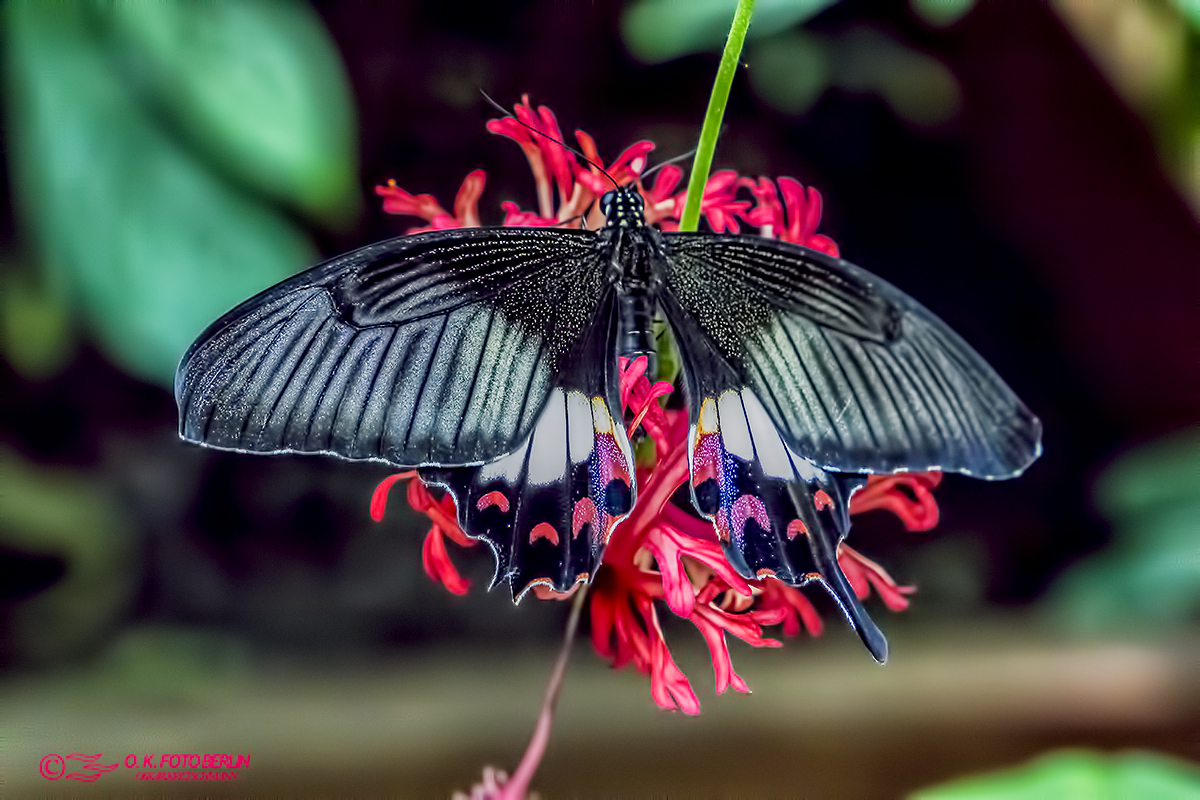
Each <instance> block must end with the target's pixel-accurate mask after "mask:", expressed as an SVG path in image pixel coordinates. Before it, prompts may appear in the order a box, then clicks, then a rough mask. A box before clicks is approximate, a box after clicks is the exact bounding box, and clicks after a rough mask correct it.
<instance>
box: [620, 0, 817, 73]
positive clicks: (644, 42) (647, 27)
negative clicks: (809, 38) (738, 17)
mask: <svg viewBox="0 0 1200 800" xmlns="http://www.w3.org/2000/svg"><path fill="white" fill-rule="evenodd" d="M833 2H834V0H758V2H757V3H755V6H754V22H753V23H752V24H751V25H750V31H749V33H748V34H747V38H749V39H755V38H761V37H764V36H770V35H772V34H775V33H778V32H780V31H782V30H785V29H787V28H790V27H792V26H793V25H795V24H796V23H799V22H803V21H804V20H806V19H808V18H809V17H812V16H813V15H814V14H817V13H818V12H820V11H822V10H824V9H825V8H827V7H828V6H831V5H833ZM735 8H737V0H692V1H691V2H688V3H680V2H676V0H637V2H634V3H630V4H629V5H628V6H627V7H626V8H625V11H624V13H623V14H622V16H621V36H622V38H624V40H625V46H626V47H627V48H629V52H630V53H631V54H632V55H633V57H634V58H637V59H638V60H640V61H644V62H646V63H649V64H657V63H660V62H663V61H670V60H671V59H674V58H679V57H680V56H685V55H688V54H690V53H702V52H707V51H717V52H720V50H721V47H722V46H724V44H725V37H726V36H727V35H728V34H729V20H730V19H732V18H733V11H734V9H735Z"/></svg>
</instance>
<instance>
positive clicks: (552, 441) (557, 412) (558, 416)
mask: <svg viewBox="0 0 1200 800" xmlns="http://www.w3.org/2000/svg"><path fill="white" fill-rule="evenodd" d="M529 448H530V449H529V474H528V480H529V482H530V483H533V484H540V485H544V484H547V483H553V482H554V481H557V480H561V479H562V477H563V474H564V472H565V470H566V468H567V403H566V398H565V397H564V396H563V391H562V389H554V390H553V391H551V392H550V397H549V398H548V399H547V401H546V408H545V410H544V411H542V416H541V417H539V418H538V421H537V424H536V425H534V426H533V438H532V439H531V440H530V443H529Z"/></svg>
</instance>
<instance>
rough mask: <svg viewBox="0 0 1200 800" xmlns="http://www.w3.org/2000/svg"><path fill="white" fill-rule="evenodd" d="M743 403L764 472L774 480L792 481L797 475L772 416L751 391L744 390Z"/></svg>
mask: <svg viewBox="0 0 1200 800" xmlns="http://www.w3.org/2000/svg"><path fill="white" fill-rule="evenodd" d="M742 403H743V405H744V406H745V408H746V421H747V422H749V423H750V436H751V438H752V439H753V440H754V448H755V450H756V451H757V454H758V463H759V464H760V465H761V466H762V470H763V472H765V473H766V474H767V475H769V476H770V477H772V478H783V479H784V480H789V481H790V480H792V479H793V478H795V476H796V473H795V471H794V470H793V469H792V460H791V459H790V458H788V452H787V447H786V446H785V445H784V443H783V439H781V438H779V431H778V430H776V429H775V423H773V422H771V417H770V415H768V414H767V410H766V409H765V408H763V406H762V403H760V402H759V400H758V397H757V396H756V395H755V394H754V392H752V391H750V390H749V389H743V390H742Z"/></svg>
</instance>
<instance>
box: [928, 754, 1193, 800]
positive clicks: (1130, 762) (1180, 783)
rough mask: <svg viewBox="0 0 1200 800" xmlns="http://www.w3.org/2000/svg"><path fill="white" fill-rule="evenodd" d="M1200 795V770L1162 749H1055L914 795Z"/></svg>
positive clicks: (960, 799)
mask: <svg viewBox="0 0 1200 800" xmlns="http://www.w3.org/2000/svg"><path fill="white" fill-rule="evenodd" d="M1198 794H1200V769H1198V768H1197V767H1196V766H1194V765H1192V764H1187V763H1184V762H1182V761H1177V760H1175V759H1172V758H1167V757H1166V756H1161V755H1158V754H1156V753H1139V752H1132V753H1124V754H1121V755H1115V756H1109V755H1100V754H1097V753H1091V752H1087V751H1079V750H1066V751H1062V752H1058V753H1051V754H1049V755H1046V756H1042V757H1041V758H1039V759H1037V760H1035V761H1033V762H1032V763H1030V764H1027V765H1025V766H1023V767H1017V768H1016V769H1011V770H1004V771H1001V772H994V773H991V774H988V775H980V776H976V777H971V778H964V779H962V780H958V781H954V782H953V783H949V784H945V785H943V786H938V787H934V788H932V789H923V790H921V791H918V792H914V793H913V794H912V795H910V798H911V800H1128V799H1129V798H1138V800H1185V798H1194V797H1196V796H1197V795H1198Z"/></svg>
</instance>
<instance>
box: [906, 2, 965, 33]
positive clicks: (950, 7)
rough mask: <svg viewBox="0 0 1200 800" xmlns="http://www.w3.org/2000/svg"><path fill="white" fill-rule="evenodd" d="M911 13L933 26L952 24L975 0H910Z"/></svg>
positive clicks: (939, 26) (942, 26) (960, 17)
mask: <svg viewBox="0 0 1200 800" xmlns="http://www.w3.org/2000/svg"><path fill="white" fill-rule="evenodd" d="M909 6H910V7H911V8H912V10H913V13H915V14H916V15H917V16H918V17H920V18H921V19H923V20H924V21H925V22H927V23H928V24H930V25H932V26H934V27H935V28H944V27H946V26H948V25H953V24H954V23H956V22H958V21H959V20H960V19H962V17H963V15H964V14H966V13H967V12H968V11H970V10H971V9H972V8H974V7H975V0H910V2H909Z"/></svg>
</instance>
